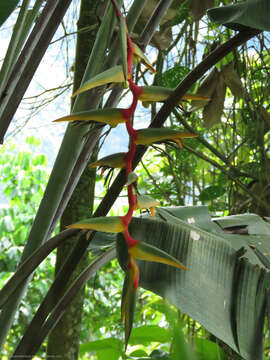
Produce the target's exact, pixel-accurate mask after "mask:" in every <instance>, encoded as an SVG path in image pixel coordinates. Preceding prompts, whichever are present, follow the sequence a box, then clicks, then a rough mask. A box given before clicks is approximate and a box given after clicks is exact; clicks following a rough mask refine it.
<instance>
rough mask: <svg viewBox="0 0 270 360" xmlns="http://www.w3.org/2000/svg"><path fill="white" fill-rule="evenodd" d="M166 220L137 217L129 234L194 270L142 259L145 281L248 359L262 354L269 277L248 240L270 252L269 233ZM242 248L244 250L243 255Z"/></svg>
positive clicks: (142, 271) (141, 265) (141, 272)
mask: <svg viewBox="0 0 270 360" xmlns="http://www.w3.org/2000/svg"><path fill="white" fill-rule="evenodd" d="M205 211H207V209H206V210H205ZM228 218H230V217H228ZM163 219H164V218H163ZM164 220H165V219H164ZM164 220H163V221H158V220H151V219H146V218H140V219H133V220H132V222H131V225H130V228H129V230H130V234H131V236H132V237H133V238H135V239H137V240H139V241H144V242H148V243H150V244H152V245H155V246H156V247H159V248H160V249H162V250H163V251H165V252H167V253H169V254H171V255H173V256H174V257H176V258H177V259H178V260H179V261H181V262H182V263H184V264H185V265H186V266H188V268H189V269H190V270H189V271H182V270H178V269H175V268H173V267H169V266H167V265H163V264H157V263H149V262H147V261H138V266H139V269H140V286H142V287H144V288H146V289H148V290H151V291H153V292H155V293H157V294H158V295H160V296H162V297H164V298H165V299H167V300H168V301H169V302H170V303H172V304H174V305H175V306H177V307H178V308H179V309H181V311H183V312H184V313H186V314H187V315H189V316H191V317H192V318H193V319H194V320H195V321H198V322H199V323H200V324H202V325H203V326H204V327H205V328H207V329H208V331H210V332H211V333H213V334H215V336H216V337H218V338H219V339H221V340H222V341H224V342H225V343H226V344H228V345H229V346H230V347H231V348H232V349H233V350H235V351H236V352H238V353H239V354H240V355H241V356H242V357H244V359H247V360H252V359H261V358H262V331H263V328H264V319H265V317H266V314H267V312H268V311H269V306H270V304H269V305H268V304H267V302H266V299H267V296H268V295H267V288H268V287H269V284H270V277H269V272H267V267H266V266H265V264H264V262H262V261H261V259H260V258H259V257H258V256H257V255H256V254H255V253H254V252H253V251H252V250H251V249H250V247H249V245H250V244H253V247H254V246H255V248H258V249H259V251H260V253H263V254H264V256H265V257H267V256H266V255H265V254H267V253H269V252H270V245H269V235H261V234H259V235H255V234H254V233H253V234H252V235H245V236H243V235H231V234H228V233H223V232H220V233H216V234H214V233H209V232H207V231H204V230H201V229H200V227H199V226H196V225H197V224H196V223H192V224H188V223H186V222H184V221H181V220H182V219H181V218H179V222H177V221H175V224H172V223H166V222H165V221H164ZM246 220H247V219H246ZM215 221H217V219H215ZM247 221H248V220H247ZM235 223H237V222H236V220H235ZM262 224H266V223H265V222H263V220H262ZM258 226H259V225H258ZM261 226H262V225H261ZM266 226H267V227H268V225H267V224H266ZM239 249H242V250H244V251H245V257H244V258H243V257H242V256H243V253H242V252H239ZM265 304H267V305H266V308H265ZM135 330H136V329H134V331H135ZM149 334H151V332H150V331H149ZM132 336H133V335H132Z"/></svg>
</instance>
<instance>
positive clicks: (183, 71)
mask: <svg viewBox="0 0 270 360" xmlns="http://www.w3.org/2000/svg"><path fill="white" fill-rule="evenodd" d="M189 71H190V70H189V69H188V68H186V67H184V66H175V67H173V68H171V69H169V70H167V71H165V72H164V73H163V74H162V76H161V85H162V86H165V87H168V88H175V87H177V85H179V83H180V81H182V80H183V79H184V77H185V76H186V75H187V74H188V73H189ZM190 90H191V91H192V88H191V89H190Z"/></svg>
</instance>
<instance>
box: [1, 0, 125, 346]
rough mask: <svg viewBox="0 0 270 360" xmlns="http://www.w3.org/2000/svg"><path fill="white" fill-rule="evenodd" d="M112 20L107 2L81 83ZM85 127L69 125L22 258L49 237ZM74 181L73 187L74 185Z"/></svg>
mask: <svg viewBox="0 0 270 360" xmlns="http://www.w3.org/2000/svg"><path fill="white" fill-rule="evenodd" d="M119 3H122V0H119ZM114 22H115V17H114V16H113V9H112V6H111V5H110V4H109V6H108V9H107V11H106V14H105V16H104V19H103V21H102V24H101V26H100V29H99V31H98V34H97V38H96V41H95V45H94V47H93V50H92V53H91V56H90V58H89V62H88V65H87V68H86V71H85V75H84V77H83V81H82V83H84V82H85V81H87V80H88V79H90V78H91V77H93V76H94V75H96V74H97V73H98V72H99V71H100V68H101V66H102V64H103V62H104V57H105V53H106V49H107V45H108V44H109V43H110V39H111V36H112V33H113V29H114ZM98 104H99V97H98V96H96V97H95V100H94V101H92V102H91V105H92V106H98ZM86 109H89V94H81V95H79V96H78V97H77V99H76V101H75V104H74V107H73V111H74V112H75V111H83V110H86ZM88 130H89V129H87V127H80V128H79V127H74V126H68V128H67V131H66V133H65V136H64V139H63V142H62V145H61V148H60V150H59V153H58V156H57V159H56V161H55V164H54V167H53V170H52V173H51V176H50V179H49V182H48V185H47V187H46V190H45V193H44V196H43V199H42V201H41V204H40V207H39V209H38V212H37V215H36V218H35V220H34V223H33V226H32V229H31V231H30V234H29V237H28V240H27V243H26V245H25V248H24V251H23V255H22V261H24V260H25V259H27V258H28V257H29V256H30V255H31V254H32V253H33V252H34V251H35V250H36V249H37V248H38V247H39V246H40V245H41V244H42V243H43V242H44V241H46V239H47V237H48V231H49V229H50V226H51V223H52V220H53V218H54V215H55V212H56V210H57V208H58V204H59V202H60V201H61V199H62V196H63V193H64V190H65V188H66V186H67V183H68V181H69V178H70V175H71V173H72V171H73V168H74V165H75V164H76V161H77V159H78V157H79V155H80V152H81V150H82V148H83V145H84V139H83V137H84V135H85V132H86V131H88ZM89 138H90V139H92V144H93V146H92V147H91V149H90V151H92V150H93V148H94V145H95V143H96V141H97V135H96V133H94V135H92V134H90V136H89ZM88 140H89V139H88ZM82 170H83V169H82ZM79 176H80V174H79V175H78V179H79ZM78 179H77V180H78ZM76 183H77V182H76ZM76 183H75V185H74V186H76ZM29 281H30V279H29V278H28V279H27V280H26V281H25V283H24V284H23V285H21V286H20V287H19V288H18V290H17V291H16V293H14V295H13V297H12V299H10V301H9V303H8V304H7V306H5V307H4V308H3V310H2V313H1V315H0V323H1V324H2V325H1V329H0V344H3V342H4V340H5V337H6V335H7V333H8V331H9V328H10V326H11V324H12V319H13V317H14V315H15V311H16V310H17V307H18V305H19V303H20V300H21V298H22V296H23V294H24V292H25V289H26V286H27V284H28V282H29Z"/></svg>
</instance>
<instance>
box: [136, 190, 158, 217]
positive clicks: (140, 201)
mask: <svg viewBox="0 0 270 360" xmlns="http://www.w3.org/2000/svg"><path fill="white" fill-rule="evenodd" d="M158 205H159V201H157V200H156V199H153V198H152V197H151V196H149V195H137V201H136V204H135V206H134V210H138V209H149V210H150V212H151V215H152V217H153V218H154V217H155V207H156V206H158Z"/></svg>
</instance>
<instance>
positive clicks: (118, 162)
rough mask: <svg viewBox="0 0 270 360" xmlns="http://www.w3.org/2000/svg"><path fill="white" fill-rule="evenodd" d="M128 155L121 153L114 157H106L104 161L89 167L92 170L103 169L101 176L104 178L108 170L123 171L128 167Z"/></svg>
mask: <svg viewBox="0 0 270 360" xmlns="http://www.w3.org/2000/svg"><path fill="white" fill-rule="evenodd" d="M125 155H126V153H124V152H120V153H116V154H112V155H108V156H105V157H104V158H102V159H99V160H97V161H96V162H94V163H92V164H90V165H89V167H90V168H94V167H97V166H98V167H100V168H102V170H101V174H100V176H101V177H102V175H103V173H104V171H105V170H106V169H109V168H112V169H123V168H124V167H125V166H126V163H125V160H124V157H125Z"/></svg>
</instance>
